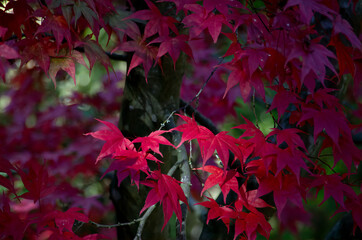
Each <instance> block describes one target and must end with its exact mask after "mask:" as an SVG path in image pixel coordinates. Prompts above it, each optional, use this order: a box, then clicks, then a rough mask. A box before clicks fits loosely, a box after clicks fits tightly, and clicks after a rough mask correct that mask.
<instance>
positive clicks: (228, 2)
mask: <svg viewBox="0 0 362 240" xmlns="http://www.w3.org/2000/svg"><path fill="white" fill-rule="evenodd" d="M203 5H204V7H205V9H206V11H207V12H211V11H213V10H214V9H216V10H218V11H219V12H220V13H222V14H223V15H225V16H227V15H228V14H229V9H230V8H242V7H243V5H242V4H241V3H240V2H237V1H234V0H224V1H219V0H204V1H203Z"/></svg>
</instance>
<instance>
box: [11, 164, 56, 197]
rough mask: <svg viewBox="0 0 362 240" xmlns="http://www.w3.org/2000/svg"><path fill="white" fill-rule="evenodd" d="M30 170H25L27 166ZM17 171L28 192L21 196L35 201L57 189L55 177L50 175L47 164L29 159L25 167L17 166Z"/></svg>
mask: <svg viewBox="0 0 362 240" xmlns="http://www.w3.org/2000/svg"><path fill="white" fill-rule="evenodd" d="M26 167H28V168H29V170H28V171H27V172H25V171H24V170H25V168H26ZM16 171H17V172H18V174H19V175H20V177H21V180H22V181H23V184H24V187H25V188H26V189H27V190H28V192H26V193H24V194H22V195H21V196H20V197H22V198H26V199H31V200H33V201H34V203H35V202H37V201H39V200H40V199H41V198H44V197H46V196H48V195H49V194H51V193H52V192H54V191H55V189H56V186H55V179H54V177H49V174H48V170H47V168H46V166H45V165H40V164H38V163H37V162H34V161H29V162H28V163H27V165H26V166H24V169H20V168H19V167H17V169H16Z"/></svg>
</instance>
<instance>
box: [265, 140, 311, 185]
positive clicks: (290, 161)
mask: <svg viewBox="0 0 362 240" xmlns="http://www.w3.org/2000/svg"><path fill="white" fill-rule="evenodd" d="M264 150H265V152H264V153H263V155H262V157H263V160H264V162H265V167H266V170H267V171H269V166H274V165H275V166H276V170H273V171H274V173H275V175H278V174H279V173H280V172H281V171H282V170H283V169H285V168H287V167H288V170H291V171H292V172H293V173H294V174H295V176H296V178H297V181H298V184H299V176H300V170H301V168H303V169H305V170H306V171H308V172H309V170H308V167H307V164H306V163H305V161H304V159H307V156H306V155H305V154H304V153H303V152H301V151H300V150H296V149H294V150H292V149H291V147H288V148H285V149H281V148H279V147H277V146H275V145H274V144H267V145H266V147H265V148H264Z"/></svg>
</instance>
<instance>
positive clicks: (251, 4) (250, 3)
mask: <svg viewBox="0 0 362 240" xmlns="http://www.w3.org/2000/svg"><path fill="white" fill-rule="evenodd" d="M248 2H249V5H250V7H251V9H252V10H253V12H254V13H255V14H256V16H257V17H258V18H259V20H260V21H261V23H262V24H263V26H264V27H265V29H266V30H267V31H268V33H270V34H271V32H270V29H269V28H268V27H267V26H266V24H265V23H264V21H263V19H261V17H260V16H259V14H258V12H257V11H256V8H255V7H254V3H253V2H252V1H248Z"/></svg>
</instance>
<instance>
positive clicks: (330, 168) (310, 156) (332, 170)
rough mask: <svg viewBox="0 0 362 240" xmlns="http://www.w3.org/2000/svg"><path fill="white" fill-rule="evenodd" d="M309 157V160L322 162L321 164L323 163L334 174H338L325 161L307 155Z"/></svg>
mask: <svg viewBox="0 0 362 240" xmlns="http://www.w3.org/2000/svg"><path fill="white" fill-rule="evenodd" d="M307 157H309V158H313V159H317V160H318V161H320V162H321V163H323V164H324V165H326V166H327V167H328V168H329V169H330V170H332V172H333V173H337V172H336V171H335V170H334V169H333V168H332V167H331V166H330V165H329V164H328V163H326V162H325V161H324V160H322V159H321V158H320V157H313V156H309V155H307Z"/></svg>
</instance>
